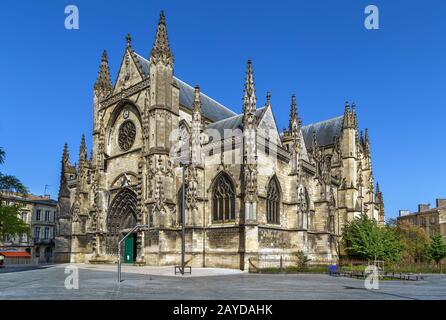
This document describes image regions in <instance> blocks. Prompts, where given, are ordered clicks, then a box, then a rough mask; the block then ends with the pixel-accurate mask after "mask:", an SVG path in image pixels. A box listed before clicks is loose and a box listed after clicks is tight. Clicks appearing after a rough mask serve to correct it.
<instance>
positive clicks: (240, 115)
mask: <svg viewBox="0 0 446 320" xmlns="http://www.w3.org/2000/svg"><path fill="white" fill-rule="evenodd" d="M266 107H267V106H263V107H261V108H258V109H256V112H257V111H262V110H263V109H265V108H266ZM237 117H243V113H237V114H236V115H233V116H231V117H228V118H224V119H221V120H218V121H215V122H212V123H209V125H213V124H218V123H220V122H223V121H228V120H231V119H234V118H237Z"/></svg>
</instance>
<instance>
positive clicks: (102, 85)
mask: <svg viewBox="0 0 446 320" xmlns="http://www.w3.org/2000/svg"><path fill="white" fill-rule="evenodd" d="M94 90H95V91H96V92H97V93H98V94H99V95H102V96H103V97H106V96H107V95H109V94H110V93H111V92H112V90H113V86H112V82H111V79H110V68H109V67H108V57H107V51H106V50H104V52H103V53H102V59H101V65H100V66H99V72H98V78H97V79H96V82H95V84H94Z"/></svg>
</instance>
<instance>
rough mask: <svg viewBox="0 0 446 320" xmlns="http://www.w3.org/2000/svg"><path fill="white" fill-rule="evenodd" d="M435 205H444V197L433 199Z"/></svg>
mask: <svg viewBox="0 0 446 320" xmlns="http://www.w3.org/2000/svg"><path fill="white" fill-rule="evenodd" d="M435 202H436V205H437V206H436V207H437V208H438V207H441V206H446V199H435Z"/></svg>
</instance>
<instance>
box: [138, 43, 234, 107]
mask: <svg viewBox="0 0 446 320" xmlns="http://www.w3.org/2000/svg"><path fill="white" fill-rule="evenodd" d="M133 52H134V54H136V55H137V56H138V57H139V58H141V59H143V60H144V62H146V63H150V62H149V60H147V59H146V58H144V57H143V56H141V55H140V54H139V53H137V52H136V51H133ZM173 78H174V79H175V80H177V81H180V82H182V83H183V84H184V85H186V86H188V87H189V88H191V89H194V87H192V86H191V85H190V84H188V83H187V82H185V81H184V80H181V79H179V78H178V77H176V76H173ZM200 94H201V95H203V96H205V97H206V98H208V99H209V100H211V101H213V102H215V103H216V104H218V105H220V106H221V107H223V108H224V109H226V110H227V111H229V112H231V113H233V114H234V115H237V113H236V112H235V111H233V110H231V109H229V108H228V107H226V106H225V105H223V104H221V102H218V101H216V100H215V99H213V98H211V97H209V96H208V95H207V94H205V93H203V92H200Z"/></svg>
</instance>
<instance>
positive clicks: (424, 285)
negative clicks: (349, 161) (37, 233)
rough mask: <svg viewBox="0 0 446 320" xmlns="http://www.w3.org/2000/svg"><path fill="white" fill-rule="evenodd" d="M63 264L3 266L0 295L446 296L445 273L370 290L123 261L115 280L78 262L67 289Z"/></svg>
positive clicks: (316, 279) (314, 277) (297, 277)
mask: <svg viewBox="0 0 446 320" xmlns="http://www.w3.org/2000/svg"><path fill="white" fill-rule="evenodd" d="M66 266H68V265H53V266H43V267H39V268H18V269H9V270H8V269H3V270H1V271H0V299H168V300H170V299H197V300H204V299H329V300H338V299H446V276H445V275H431V276H426V278H425V280H424V281H418V282H412V281H411V282H408V281H407V282H404V281H380V289H379V290H373V291H371V290H366V289H365V288H364V281H362V280H357V279H350V278H343V277H330V276H328V275H322V274H292V275H291V274H289V275H284V274H276V275H264V274H262V275H259V274H248V273H241V272H239V271H237V270H225V269H205V270H201V271H200V270H193V271H192V272H193V273H195V276H192V277H182V276H174V275H173V267H169V268H164V267H162V268H151V267H132V266H124V267H123V271H124V273H123V279H124V281H123V282H121V283H120V284H118V283H117V276H116V266H93V265H77V266H78V267H79V289H78V290H75V289H73V290H68V289H66V288H65V285H64V283H65V279H66V277H67V276H68V274H65V272H64V271H65V267H66ZM169 270H170V271H169ZM200 272H201V273H202V274H201V276H197V275H200V274H199V273H200ZM169 274H170V275H169Z"/></svg>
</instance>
